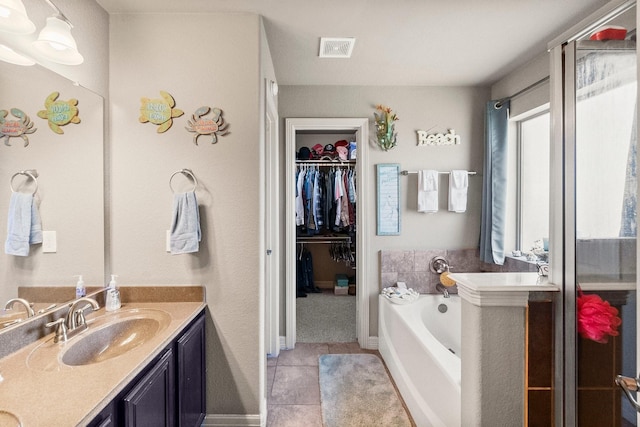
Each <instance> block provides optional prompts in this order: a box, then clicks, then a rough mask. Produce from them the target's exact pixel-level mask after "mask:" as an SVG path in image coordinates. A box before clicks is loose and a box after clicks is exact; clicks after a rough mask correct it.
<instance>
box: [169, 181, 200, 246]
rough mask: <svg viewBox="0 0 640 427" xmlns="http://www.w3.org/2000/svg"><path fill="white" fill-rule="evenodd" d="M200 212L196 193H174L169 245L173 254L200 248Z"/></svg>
mask: <svg viewBox="0 0 640 427" xmlns="http://www.w3.org/2000/svg"><path fill="white" fill-rule="evenodd" d="M200 238H201V233H200V214H199V213H198V201H197V200H196V193H195V192H193V191H191V192H189V193H176V194H174V195H173V218H172V220H171V235H170V238H169V246H170V249H171V254H172V255H177V254H188V253H193V252H198V250H199V249H200V243H199V242H200Z"/></svg>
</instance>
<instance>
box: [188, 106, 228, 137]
mask: <svg viewBox="0 0 640 427" xmlns="http://www.w3.org/2000/svg"><path fill="white" fill-rule="evenodd" d="M209 113H213V116H211V117H205V116H206V115H207V114H209ZM187 123H188V125H189V126H186V127H185V129H186V130H188V131H189V132H193V133H195V135H193V143H194V144H196V145H198V138H199V137H201V136H202V135H211V143H212V144H215V143H216V142H218V136H224V135H227V134H228V133H229V131H228V130H227V126H228V125H229V124H228V123H225V122H224V119H223V118H222V110H221V109H219V108H213V109H212V108H211V107H207V106H204V107H200V108H198V109H197V110H196V111H195V113H193V115H192V116H191V120H187Z"/></svg>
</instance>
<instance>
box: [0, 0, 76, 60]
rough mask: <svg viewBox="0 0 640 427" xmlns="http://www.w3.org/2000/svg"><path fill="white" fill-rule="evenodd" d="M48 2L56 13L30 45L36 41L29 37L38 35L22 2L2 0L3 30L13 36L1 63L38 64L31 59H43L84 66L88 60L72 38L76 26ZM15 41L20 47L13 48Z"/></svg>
mask: <svg viewBox="0 0 640 427" xmlns="http://www.w3.org/2000/svg"><path fill="white" fill-rule="evenodd" d="M44 1H45V3H47V4H48V5H49V6H51V8H52V9H53V10H54V11H55V13H54V14H53V15H52V16H50V17H48V18H47V22H46V25H45V27H44V28H43V29H42V30H41V31H40V34H39V35H38V39H37V40H35V41H33V42H30V40H32V39H31V38H30V36H29V34H31V33H33V32H35V30H36V26H35V25H34V24H33V22H31V20H30V19H29V17H28V16H27V12H26V10H25V7H24V4H22V0H0V31H2V32H6V33H11V34H10V35H9V39H8V40H7V44H8V46H7V45H5V46H2V47H0V60H3V61H6V62H10V63H12V64H17V65H33V64H35V62H34V61H33V60H32V59H31V58H34V59H35V60H38V59H40V58H42V59H46V60H47V61H51V62H55V63H58V64H63V65H78V64H82V62H83V61H84V58H83V57H82V55H81V54H80V52H78V46H77V45H76V41H75V39H74V38H73V36H72V35H71V29H72V28H73V25H72V24H71V22H70V21H69V20H68V19H67V17H66V16H64V14H63V13H62V12H61V11H60V9H58V7H57V6H56V5H55V4H53V3H52V2H51V0H44ZM12 39H13V40H12ZM20 39H22V40H20ZM14 41H15V42H16V46H14V45H13V42H14ZM19 45H22V46H21V47H18V46H19ZM29 46H30V47H31V48H32V49H30V48H29Z"/></svg>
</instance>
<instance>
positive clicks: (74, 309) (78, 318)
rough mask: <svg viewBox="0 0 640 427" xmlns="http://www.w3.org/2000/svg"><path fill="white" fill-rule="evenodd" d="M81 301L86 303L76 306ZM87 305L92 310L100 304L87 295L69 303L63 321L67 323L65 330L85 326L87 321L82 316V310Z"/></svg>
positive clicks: (96, 308)
mask: <svg viewBox="0 0 640 427" xmlns="http://www.w3.org/2000/svg"><path fill="white" fill-rule="evenodd" d="M82 303H86V304H85V305H84V306H82V307H81V308H78V307H80V305H81V304H82ZM89 307H91V308H92V309H93V310H94V311H95V310H98V309H99V308H100V306H99V305H98V302H97V301H96V300H94V299H93V298H89V297H82V298H78V299H77V300H75V301H74V302H73V303H72V304H71V306H70V307H69V312H68V313H67V317H66V320H65V323H66V324H67V330H68V331H69V332H71V331H73V330H74V329H76V328H78V327H81V326H85V327H86V326H87V323H86V321H85V318H84V311H85V310H86V309H87V308H89Z"/></svg>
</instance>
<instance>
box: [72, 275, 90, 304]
mask: <svg viewBox="0 0 640 427" xmlns="http://www.w3.org/2000/svg"><path fill="white" fill-rule="evenodd" d="M73 277H77V278H78V283H76V299H77V298H82V297H84V296H87V288H85V286H84V280H82V274H79V275H76V276H73Z"/></svg>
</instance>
